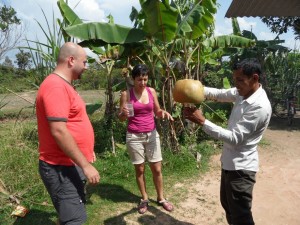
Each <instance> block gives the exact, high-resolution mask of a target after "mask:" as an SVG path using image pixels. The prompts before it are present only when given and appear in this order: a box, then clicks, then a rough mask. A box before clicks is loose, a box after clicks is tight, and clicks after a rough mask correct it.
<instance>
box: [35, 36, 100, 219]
mask: <svg viewBox="0 0 300 225" xmlns="http://www.w3.org/2000/svg"><path fill="white" fill-rule="evenodd" d="M86 63H87V55H86V53H85V51H84V49H83V48H82V47H80V46H79V45H77V44H75V43H72V42H67V43H65V44H64V45H63V46H62V47H61V49H60V52H59V55H58V60H57V66H56V68H55V69H54V71H53V72H52V73H51V74H50V75H48V76H47V77H46V78H45V80H44V81H43V83H42V84H41V85H40V88H39V91H38V93H37V98H36V115H37V123H38V137H39V173H40V175H41V178H42V180H43V182H44V185H45V187H46V188H47V191H48V193H49V195H50V197H51V200H52V202H53V205H54V207H55V209H56V211H57V213H58V217H59V219H58V220H59V224H60V225H80V224H83V223H84V222H85V221H86V219H87V215H86V210H85V205H84V203H85V192H84V186H85V183H86V182H87V181H88V182H89V183H90V184H97V183H98V182H99V181H100V175H99V173H98V171H97V170H96V169H95V168H94V166H93V165H92V164H91V163H93V162H94V161H95V154H94V131H93V127H92V125H91V122H90V120H89V118H88V115H87V113H86V108H85V103H84V101H83V100H82V98H81V97H80V96H79V95H78V93H77V92H76V90H75V89H74V88H73V86H72V81H73V80H77V79H80V78H81V75H82V73H83V72H84V71H85V70H86V69H87V65H86Z"/></svg>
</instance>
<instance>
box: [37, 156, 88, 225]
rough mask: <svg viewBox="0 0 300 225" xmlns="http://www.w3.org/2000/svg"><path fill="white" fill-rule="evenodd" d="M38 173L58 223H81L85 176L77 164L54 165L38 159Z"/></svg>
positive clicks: (83, 210)
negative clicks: (56, 214) (55, 212)
mask: <svg viewBox="0 0 300 225" xmlns="http://www.w3.org/2000/svg"><path fill="white" fill-rule="evenodd" d="M39 173H40V175H41V178H42V180H43V183H44V185H45V187H46V188H47V191H48V193H49V195H50V197H51V200H52V203H53V205H54V207H55V209H56V211H57V213H58V216H59V224H60V225H82V224H83V223H84V222H85V221H86V220H87V215H86V211H85V205H84V203H85V190H84V186H85V182H86V181H85V179H86V178H85V176H84V174H83V171H82V170H81V168H79V167H78V166H55V165H50V164H48V163H46V162H44V161H42V160H40V161H39Z"/></svg>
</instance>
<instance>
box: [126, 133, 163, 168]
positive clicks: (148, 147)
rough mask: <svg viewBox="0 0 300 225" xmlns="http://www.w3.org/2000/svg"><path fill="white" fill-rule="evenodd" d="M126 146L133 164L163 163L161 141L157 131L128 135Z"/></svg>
mask: <svg viewBox="0 0 300 225" xmlns="http://www.w3.org/2000/svg"><path fill="white" fill-rule="evenodd" d="M126 146H127V150H128V153H129V157H130V160H131V162H132V163H133V164H142V163H144V162H145V161H148V162H160V161H162V155H161V148H160V139H159V134H158V133H157V131H156V130H153V131H151V132H147V133H129V132H127V133H126Z"/></svg>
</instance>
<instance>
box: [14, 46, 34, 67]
mask: <svg viewBox="0 0 300 225" xmlns="http://www.w3.org/2000/svg"><path fill="white" fill-rule="evenodd" d="M30 58H31V55H30V52H25V51H24V50H22V49H20V52H19V53H17V54H16V59H17V60H16V61H15V62H16V63H17V65H18V67H19V69H21V70H26V69H27V68H30V66H31V60H30Z"/></svg>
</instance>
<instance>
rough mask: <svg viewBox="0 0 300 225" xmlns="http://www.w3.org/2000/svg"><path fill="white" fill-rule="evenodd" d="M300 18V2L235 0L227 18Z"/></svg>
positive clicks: (285, 0) (290, 0)
mask: <svg viewBox="0 0 300 225" xmlns="http://www.w3.org/2000/svg"><path fill="white" fill-rule="evenodd" d="M244 16H246V17H250V16H253V17H256V16H260V17H262V16H276V17H288V16H300V0H233V1H232V3H231V5H230V7H229V9H228V10H227V13H226V15H225V17H228V18H230V17H244Z"/></svg>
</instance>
